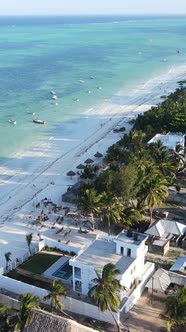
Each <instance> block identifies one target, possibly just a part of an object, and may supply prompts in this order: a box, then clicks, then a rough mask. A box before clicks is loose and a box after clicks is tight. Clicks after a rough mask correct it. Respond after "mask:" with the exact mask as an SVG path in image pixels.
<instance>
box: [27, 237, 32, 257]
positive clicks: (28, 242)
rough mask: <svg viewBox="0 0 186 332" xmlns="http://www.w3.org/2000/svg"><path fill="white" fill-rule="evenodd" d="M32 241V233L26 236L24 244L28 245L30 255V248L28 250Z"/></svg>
mask: <svg viewBox="0 0 186 332" xmlns="http://www.w3.org/2000/svg"><path fill="white" fill-rule="evenodd" d="M32 239H33V234H32V233H30V234H27V235H26V242H27V245H28V249H29V253H30V254H31V248H30V245H31V242H32Z"/></svg>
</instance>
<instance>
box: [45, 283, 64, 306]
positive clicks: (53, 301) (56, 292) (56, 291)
mask: <svg viewBox="0 0 186 332" xmlns="http://www.w3.org/2000/svg"><path fill="white" fill-rule="evenodd" d="M61 296H64V297H65V296H66V288H65V286H64V285H63V283H62V282H61V281H60V280H54V281H53V283H52V285H51V288H50V293H49V294H48V295H46V296H45V297H44V298H43V300H44V301H48V300H50V308H51V311H52V310H53V309H55V310H58V309H59V310H60V311H62V310H63V309H64V305H63V304H62V303H61V301H60V297H61Z"/></svg>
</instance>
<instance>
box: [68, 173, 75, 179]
mask: <svg viewBox="0 0 186 332" xmlns="http://www.w3.org/2000/svg"><path fill="white" fill-rule="evenodd" d="M74 175H76V173H75V172H74V171H69V172H67V176H70V178H71V179H72V177H73V176H74Z"/></svg>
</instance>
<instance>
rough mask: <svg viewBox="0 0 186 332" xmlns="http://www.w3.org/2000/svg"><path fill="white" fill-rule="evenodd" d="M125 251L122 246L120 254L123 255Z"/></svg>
mask: <svg viewBox="0 0 186 332" xmlns="http://www.w3.org/2000/svg"><path fill="white" fill-rule="evenodd" d="M123 253H124V248H123V247H120V254H121V255H123Z"/></svg>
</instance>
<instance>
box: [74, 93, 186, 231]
mask: <svg viewBox="0 0 186 332" xmlns="http://www.w3.org/2000/svg"><path fill="white" fill-rule="evenodd" d="M185 109H186V88H180V89H177V90H176V91H175V93H172V94H171V95H170V96H169V97H167V99H166V100H165V101H163V103H162V104H161V105H159V106H158V107H152V108H151V109H150V110H149V111H147V112H145V113H144V114H140V115H139V116H138V117H137V119H136V120H135V121H134V124H133V129H132V130H131V131H130V132H129V133H124V134H123V137H122V138H121V139H120V140H119V141H118V142H117V143H116V144H113V145H112V146H110V147H109V148H108V151H107V155H106V157H105V163H107V169H106V171H104V172H100V173H99V175H98V176H97V177H96V178H95V179H94V181H91V182H89V183H88V184H85V185H84V186H83V187H82V188H81V192H80V195H79V209H80V210H81V211H82V213H84V214H85V215H91V216H92V222H93V220H94V217H98V216H99V217H101V219H102V220H103V222H105V223H107V225H108V229H109V233H110V228H111V225H112V224H116V223H117V224H119V226H120V229H122V228H128V227H138V228H139V226H140V224H139V222H140V220H141V219H142V214H143V212H144V209H146V208H148V209H149V213H150V222H152V215H153V209H154V208H156V207H158V206H161V204H162V203H163V202H164V200H165V198H166V197H167V196H168V188H169V187H170V186H172V185H175V170H176V169H178V168H180V167H184V165H185V159H184V151H183V148H182V147H181V146H179V145H178V146H176V150H175V151H174V154H173V155H171V156H170V155H169V152H168V150H167V149H166V147H164V146H163V144H162V143H161V141H158V142H156V143H152V144H147V142H148V141H149V139H150V138H152V136H153V135H155V134H156V133H167V132H168V131H174V132H181V131H183V133H184V132H186V111H185ZM178 189H180V188H178ZM93 224H94V222H93Z"/></svg>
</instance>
